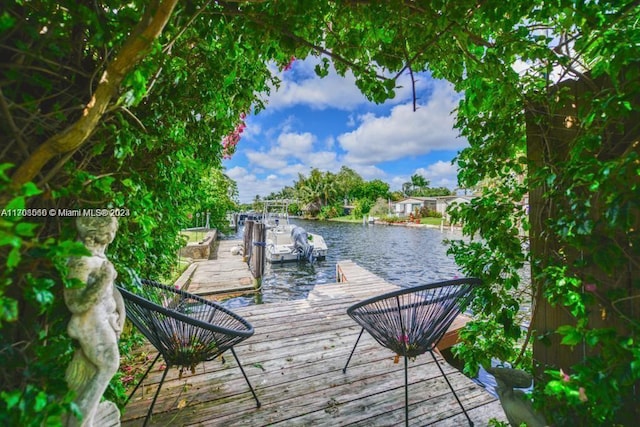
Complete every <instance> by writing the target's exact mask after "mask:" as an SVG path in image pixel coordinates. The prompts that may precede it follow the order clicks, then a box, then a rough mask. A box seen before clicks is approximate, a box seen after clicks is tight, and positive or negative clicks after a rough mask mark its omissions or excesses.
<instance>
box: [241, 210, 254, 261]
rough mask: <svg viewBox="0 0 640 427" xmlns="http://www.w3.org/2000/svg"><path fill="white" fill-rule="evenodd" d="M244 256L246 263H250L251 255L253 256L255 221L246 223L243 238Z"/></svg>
mask: <svg viewBox="0 0 640 427" xmlns="http://www.w3.org/2000/svg"><path fill="white" fill-rule="evenodd" d="M242 243H243V248H242V249H243V252H242V253H243V254H244V262H247V263H248V262H250V260H251V255H253V252H252V251H253V221H251V220H247V221H246V222H245V223H244V236H243V242H242Z"/></svg>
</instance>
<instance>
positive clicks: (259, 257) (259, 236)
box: [251, 222, 266, 279]
mask: <svg viewBox="0 0 640 427" xmlns="http://www.w3.org/2000/svg"><path fill="white" fill-rule="evenodd" d="M253 226H254V231H253V235H254V240H253V243H254V244H253V250H254V252H253V257H252V258H253V263H252V264H253V265H252V269H251V271H252V272H253V277H255V278H256V279H262V274H263V273H264V261H265V246H264V245H265V238H266V226H265V224H264V223H262V222H256V223H254V225H253Z"/></svg>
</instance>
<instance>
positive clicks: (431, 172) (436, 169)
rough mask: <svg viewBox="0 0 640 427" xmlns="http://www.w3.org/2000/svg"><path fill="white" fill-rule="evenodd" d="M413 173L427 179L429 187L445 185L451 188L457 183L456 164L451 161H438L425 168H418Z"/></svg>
mask: <svg viewBox="0 0 640 427" xmlns="http://www.w3.org/2000/svg"><path fill="white" fill-rule="evenodd" d="M414 173H415V174H418V175H422V176H424V177H425V178H426V179H428V180H429V186H430V187H446V188H449V189H451V190H453V189H455V188H456V187H457V184H458V166H457V165H456V164H451V162H443V161H438V162H436V163H433V164H431V165H429V166H427V167H426V168H418V169H416V171H415V172H414Z"/></svg>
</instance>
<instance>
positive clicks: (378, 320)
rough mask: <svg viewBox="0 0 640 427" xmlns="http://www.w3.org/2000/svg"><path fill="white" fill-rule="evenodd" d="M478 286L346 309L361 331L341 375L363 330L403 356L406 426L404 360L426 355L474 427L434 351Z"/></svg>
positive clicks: (405, 294)
mask: <svg viewBox="0 0 640 427" xmlns="http://www.w3.org/2000/svg"><path fill="white" fill-rule="evenodd" d="M480 283H481V282H480V280H479V279H473V278H464V279H455V280H448V281H445V282H438V283H431V284H427V285H422V286H416V287H412V288H406V289H401V290H398V291H393V292H390V293H386V294H383V295H379V296H377V297H374V298H370V299H367V300H364V301H361V302H359V303H357V304H354V305H353V306H351V307H349V308H348V309H347V314H348V315H349V316H350V317H351V318H352V319H353V320H355V321H356V322H357V323H358V324H359V325H360V326H362V329H361V330H360V335H358V338H357V340H356V343H355V345H354V346H353V349H352V350H351V354H349V359H347V363H346V364H345V366H344V369H343V370H342V372H343V373H346V372H347V366H349V362H350V361H351V357H352V356H353V353H354V351H355V349H356V347H357V345H358V342H359V341H360V338H361V337H362V333H363V332H364V331H365V329H366V330H367V332H369V334H371V336H372V337H373V338H374V339H375V340H376V341H378V343H380V345H382V346H383V347H386V348H388V349H390V350H391V351H393V352H395V353H396V354H397V355H399V356H404V398H405V407H404V412H405V424H406V425H407V426H408V425H409V389H408V386H407V359H408V358H415V357H416V356H419V355H421V354H423V353H426V352H429V353H431V356H432V357H433V360H434V361H435V362H436V365H437V366H438V368H439V369H440V372H441V373H442V376H443V377H444V379H445V381H446V382H447V384H448V385H449V388H450V389H451V391H452V392H453V395H454V396H455V398H456V400H457V401H458V404H459V405H460V407H461V408H462V412H464V415H465V416H466V417H467V420H468V421H469V425H471V426H473V422H472V421H471V418H469V415H468V414H467V411H465V409H464V406H462V402H460V399H459V398H458V395H457V394H456V392H455V390H454V389H453V387H452V386H451V383H450V382H449V379H447V376H446V375H445V373H444V370H443V369H442V367H441V366H440V363H438V359H437V358H436V356H435V355H434V354H433V350H434V348H435V347H436V345H437V344H438V342H439V341H440V340H441V339H442V337H443V335H444V334H445V333H446V332H447V329H449V326H451V323H452V322H453V321H454V319H455V318H456V317H457V316H458V314H460V312H461V310H462V309H464V308H465V307H466V305H467V304H468V302H469V301H470V299H471V296H472V291H473V289H474V287H476V286H478V285H480Z"/></svg>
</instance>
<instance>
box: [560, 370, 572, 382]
mask: <svg viewBox="0 0 640 427" xmlns="http://www.w3.org/2000/svg"><path fill="white" fill-rule="evenodd" d="M560 377H561V378H562V381H564V382H565V383H568V382H569V381H570V380H571V377H570V376H569V375H567V374H565V373H564V371H563V370H562V369H560Z"/></svg>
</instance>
